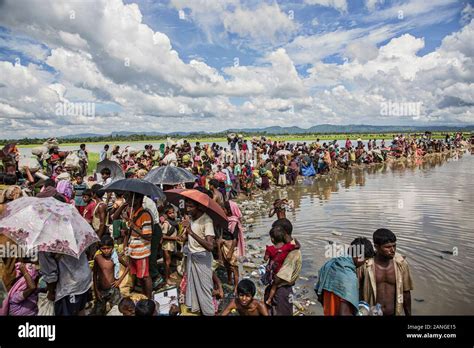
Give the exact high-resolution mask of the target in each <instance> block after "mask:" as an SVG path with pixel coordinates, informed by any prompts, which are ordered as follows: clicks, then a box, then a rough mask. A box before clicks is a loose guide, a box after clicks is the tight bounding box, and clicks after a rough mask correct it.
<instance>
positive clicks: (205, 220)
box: [188, 213, 215, 253]
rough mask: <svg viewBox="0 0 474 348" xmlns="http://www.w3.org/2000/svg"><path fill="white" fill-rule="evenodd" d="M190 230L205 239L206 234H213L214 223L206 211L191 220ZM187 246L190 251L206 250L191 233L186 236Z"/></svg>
mask: <svg viewBox="0 0 474 348" xmlns="http://www.w3.org/2000/svg"><path fill="white" fill-rule="evenodd" d="M191 230H192V231H193V232H194V233H195V234H196V235H198V236H199V237H200V238H202V239H206V236H212V237H214V236H215V234H214V224H213V223H212V219H211V218H210V217H209V215H207V214H206V213H204V214H202V215H201V217H200V218H199V219H197V220H194V221H192V222H191ZM188 247H189V251H190V252H191V253H199V252H202V251H206V249H205V248H204V247H203V246H202V245H201V244H199V243H198V241H197V240H196V239H194V238H193V237H192V236H191V235H189V237H188Z"/></svg>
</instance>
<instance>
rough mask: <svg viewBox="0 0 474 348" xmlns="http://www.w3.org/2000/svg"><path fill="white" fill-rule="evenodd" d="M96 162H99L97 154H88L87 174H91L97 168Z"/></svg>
mask: <svg viewBox="0 0 474 348" xmlns="http://www.w3.org/2000/svg"><path fill="white" fill-rule="evenodd" d="M97 162H99V154H98V153H97V152H89V167H88V168H87V174H92V171H93V170H94V169H96V168H97Z"/></svg>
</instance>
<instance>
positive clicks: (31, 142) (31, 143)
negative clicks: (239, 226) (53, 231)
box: [0, 132, 469, 148]
mask: <svg viewBox="0 0 474 348" xmlns="http://www.w3.org/2000/svg"><path fill="white" fill-rule="evenodd" d="M396 133H397V132H383V133H332V134H321V133H314V134H256V133H241V134H242V135H243V136H244V138H246V139H249V138H251V137H253V136H257V137H259V136H261V135H264V136H266V137H267V138H269V139H271V140H276V141H282V140H284V141H315V140H316V138H319V139H320V140H321V141H326V140H345V139H346V138H347V137H348V136H349V137H350V139H351V140H354V139H357V138H361V139H362V140H369V139H377V140H381V139H386V140H387V139H391V138H392V136H393V135H394V134H396ZM417 134H422V133H421V132H420V133H417ZM464 134H465V135H466V136H467V137H469V134H467V133H464ZM445 135H446V132H433V133H432V136H433V138H436V139H440V138H444V137H445ZM172 139H173V140H178V139H187V140H188V141H190V142H196V141H199V142H208V143H214V142H226V141H227V138H226V136H225V135H224V134H222V135H221V134H219V135H217V134H213V135H212V136H211V135H209V136H208V137H206V136H204V135H202V134H200V135H199V136H198V135H189V136H182V137H179V136H175V137H172ZM46 140H47V139H29V138H25V139H20V140H16V143H17V144H18V145H20V146H19V147H22V148H32V147H36V146H39V145H41V144H42V143H43V142H44V141H46ZM58 140H59V142H60V146H74V147H77V148H79V145H80V144H82V143H85V144H88V145H93V144H104V143H108V144H109V145H111V146H112V145H114V144H117V145H120V144H127V145H130V144H132V143H135V142H158V143H159V142H163V143H165V142H166V137H158V136H148V135H141V136H140V135H129V136H114V137H112V136H104V137H90V138H82V139H67V140H66V139H58ZM11 142H13V140H0V144H2V145H1V146H3V145H5V144H8V143H11Z"/></svg>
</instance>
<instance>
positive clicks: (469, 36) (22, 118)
mask: <svg viewBox="0 0 474 348" xmlns="http://www.w3.org/2000/svg"><path fill="white" fill-rule="evenodd" d="M325 3H327V5H326V6H332V7H334V8H336V9H338V10H339V11H341V12H344V11H347V5H346V7H344V4H343V3H345V2H330V1H326V2H325ZM372 3H373V2H372ZM372 3H371V4H372ZM449 3H450V2H449V1H447V0H445V1H441V0H436V1H434V2H433V3H430V4H428V5H423V4H422V3H421V2H418V1H414V2H413V3H409V4H408V3H404V4H401V5H396V7H395V9H396V8H398V7H400V6H402V7H403V6H404V7H403V8H404V9H411V10H413V11H414V12H416V13H418V14H419V15H418V17H416V16H414V15H413V14H410V15H409V16H407V17H405V20H403V21H400V22H396V23H391V24H385V23H376V22H374V23H372V22H370V21H375V17H373V18H372V19H370V21H369V25H368V26H366V27H357V26H354V27H351V28H352V29H349V30H345V29H343V28H338V29H336V30H335V31H332V32H322V33H321V32H318V34H315V35H306V36H301V35H300V36H297V37H296V38H295V39H294V40H292V41H291V42H289V43H288V44H279V42H280V41H279V40H281V37H284V36H285V35H292V33H293V31H294V30H296V31H297V29H298V23H297V22H296V21H290V19H289V17H288V16H287V15H288V14H287V13H285V12H283V11H282V10H281V8H279V7H278V4H277V3H276V2H274V3H264V4H257V5H255V7H249V3H248V2H246V3H245V4H241V2H240V1H237V0H229V1H222V2H216V1H204V0H200V1H193V2H184V1H180V0H172V2H171V5H170V6H172V7H173V8H176V9H184V10H185V11H186V14H187V15H188V16H189V18H190V19H189V20H192V21H194V22H195V23H196V24H197V25H199V26H200V27H201V28H208V29H209V33H210V35H211V37H212V38H213V39H215V38H216V37H217V38H218V37H219V36H226V35H227V34H228V33H233V34H238V35H239V36H240V37H242V38H244V39H245V40H248V41H249V42H250V43H251V44H253V43H259V44H264V43H265V42H267V40H268V45H267V46H266V48H265V49H264V50H262V51H260V52H261V56H260V57H258V58H256V59H255V61H254V62H253V63H252V64H248V65H243V64H240V65H237V66H233V65H230V66H227V67H223V68H222V69H217V68H216V67H214V66H212V65H210V63H208V62H206V59H205V58H204V59H200V58H195V59H192V60H191V61H189V63H187V62H185V61H184V60H183V59H182V58H181V57H180V56H179V54H178V53H177V51H176V50H175V49H174V48H173V43H172V42H171V41H170V38H169V37H168V36H167V35H166V34H164V33H161V32H158V31H154V30H153V29H152V28H151V27H150V26H148V25H146V24H145V23H143V15H142V13H141V12H140V9H139V7H138V6H137V5H136V4H128V5H125V4H123V3H122V1H120V0H110V1H105V0H98V1H97V2H95V3H94V6H90V5H89V4H86V3H81V2H77V3H75V2H74V3H60V2H56V1H43V2H42V3H41V6H33V5H32V6H26V7H25V6H22V4H21V2H5V3H3V8H2V11H1V12H0V25H1V26H2V27H6V28H7V30H10V31H11V32H12V33H13V34H12V35H11V39H5V38H3V39H0V40H1V41H0V46H4V47H8V48H11V49H12V50H13V48H15V50H16V51H18V52H21V53H27V55H28V54H29V56H30V57H32V58H33V57H34V59H32V62H30V63H28V64H27V63H25V62H20V63H21V64H12V63H10V62H7V61H0V122H1V123H2V130H4V132H5V134H7V135H8V136H12V137H23V136H35V135H37V136H49V135H51V131H52V129H54V133H55V134H71V133H81V132H97V133H106V132H110V131H113V130H135V131H150V130H160V131H176V130H191V129H192V130H208V131H218V130H223V129H227V128H242V127H264V126H271V125H280V126H293V125H298V126H301V127H309V126H312V125H314V124H316V123H339V124H347V123H354V122H367V123H373V124H377V123H385V124H387V123H389V124H397V123H398V124H406V123H407V122H413V121H416V122H437V123H446V124H459V123H473V122H474V118H473V111H472V110H473V103H474V101H473V95H474V93H473V92H474V91H473V88H474V62H473V58H472V57H474V48H473V45H472V42H474V22H469V23H468V24H466V25H465V26H464V27H463V28H462V29H461V30H459V31H457V32H454V33H452V34H451V35H448V36H447V37H445V38H444V39H443V41H442V43H441V45H440V47H439V48H437V49H436V50H434V51H433V52H431V53H428V54H425V55H423V56H422V55H420V52H422V50H423V49H424V47H425V38H423V37H415V36H413V35H411V34H405V33H406V31H407V30H409V29H411V28H414V27H416V25H417V23H421V25H428V24H430V23H440V22H443V21H447V20H448V19H452V18H453V13H454V12H453V9H451V8H449V6H448V5H449ZM370 6H372V5H370ZM375 7H376V8H377V6H375ZM428 7H429V8H431V9H432V10H433V9H434V10H435V12H434V13H432V12H430V13H427V12H426V9H427V8H428ZM72 11H73V12H72ZM384 11H386V10H380V11H375V12H373V14H369V17H370V16H372V15H373V16H376V14H377V13H378V12H382V15H383V16H388V12H384ZM390 11H392V12H393V9H391V10H390ZM459 11H460V9H458V12H457V13H458V14H459ZM394 13H396V12H394ZM72 14H73V15H72ZM392 14H393V13H392ZM71 17H73V18H71ZM310 18H311V17H310ZM25 23H27V25H26V24H25ZM272 23H275V26H274V27H273V26H272V25H271V24H272ZM219 26H220V27H221V29H220V31H219V30H218V27H219ZM318 27H319V26H318ZM319 29H320V28H318V31H319ZM203 30H205V29H203ZM216 30H217V31H216ZM216 33H217V36H216ZM25 38H26V39H25ZM272 41H274V42H272ZM275 42H276V43H275ZM382 42H383V43H384V44H383V45H382V46H379V47H378V45H380V43H382ZM330 55H340V56H341V57H346V58H348V59H347V61H346V62H345V63H344V64H334V63H333V64H327V63H323V62H322V60H323V59H324V58H326V57H328V56H330ZM40 63H44V64H45V65H47V68H46V69H45V68H44V65H43V64H40ZM302 64H308V67H307V75H302V74H299V73H298V70H297V67H298V68H301V65H302ZM295 65H296V66H295ZM298 65H300V66H298ZM50 68H51V69H50ZM303 76H305V77H303ZM232 97H238V98H241V99H242V102H241V103H238V104H235V103H233V102H232ZM388 100H392V101H413V102H418V101H419V102H422V103H423V114H422V115H421V116H420V117H418V118H417V119H415V120H414V119H412V118H406V117H405V118H397V119H390V118H387V117H383V116H382V115H380V104H381V103H382V102H386V101H388ZM63 101H64V102H93V103H96V105H97V108H96V112H97V113H98V116H99V117H95V118H94V119H92V118H91V117H89V116H87V115H82V116H78V117H64V116H60V115H56V114H55V105H56V103H58V102H63ZM100 106H104V107H105V106H107V107H105V110H107V111H103V112H101V111H99V110H100V109H101V108H100ZM110 106H113V108H110ZM110 110H113V111H110Z"/></svg>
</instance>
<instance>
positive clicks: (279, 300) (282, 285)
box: [264, 219, 302, 316]
mask: <svg viewBox="0 0 474 348" xmlns="http://www.w3.org/2000/svg"><path fill="white" fill-rule="evenodd" d="M272 228H277V229H282V230H283V232H284V233H285V239H286V242H287V243H288V242H291V243H294V244H296V243H295V241H294V240H293V238H292V237H291V234H292V232H293V226H292V224H291V222H290V221H289V220H288V219H279V220H277V221H275V222H274V223H273V225H272ZM301 266H302V259H301V251H300V249H295V250H293V251H291V252H290V253H289V254H288V256H287V257H286V259H285V261H284V262H283V265H282V267H281V268H280V270H279V271H278V273H277V274H276V275H275V280H274V281H275V282H276V285H277V290H276V293H275V296H274V297H273V301H272V305H271V307H270V313H271V315H287V316H291V315H293V285H295V283H296V281H297V280H298V278H299V276H300V273H301ZM270 289H271V285H269V286H267V288H266V289H265V296H264V302H266V301H267V299H268V296H269V293H270Z"/></svg>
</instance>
